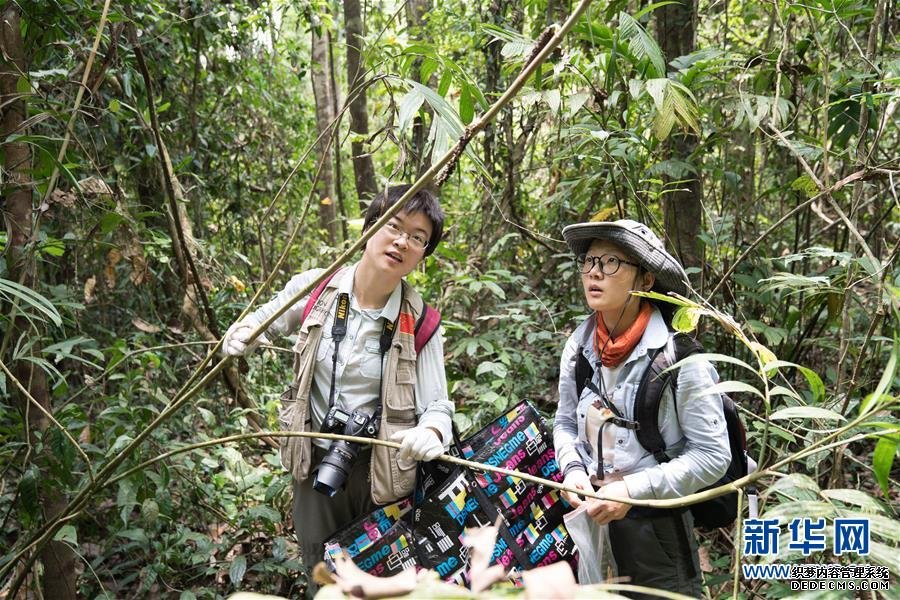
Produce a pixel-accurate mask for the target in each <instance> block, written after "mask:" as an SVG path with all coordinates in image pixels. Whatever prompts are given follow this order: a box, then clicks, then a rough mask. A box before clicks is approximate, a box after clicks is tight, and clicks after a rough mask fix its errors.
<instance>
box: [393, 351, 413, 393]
mask: <svg viewBox="0 0 900 600" xmlns="http://www.w3.org/2000/svg"><path fill="white" fill-rule="evenodd" d="M397 385H416V351H415V350H413V349H412V348H410V347H407V346H405V345H404V346H403V347H402V348H401V350H400V356H399V358H398V359H397Z"/></svg>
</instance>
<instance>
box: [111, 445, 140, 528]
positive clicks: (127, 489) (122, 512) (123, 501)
mask: <svg viewBox="0 0 900 600" xmlns="http://www.w3.org/2000/svg"><path fill="white" fill-rule="evenodd" d="M120 437H126V436H120ZM136 504H137V490H135V489H134V484H133V483H131V481H129V480H128V479H123V480H122V481H120V482H119V491H118V493H117V494H116V505H117V506H118V507H119V516H121V517H122V523H123V524H127V523H128V517H129V515H130V514H131V509H132V508H133V507H134V506H135V505H136Z"/></svg>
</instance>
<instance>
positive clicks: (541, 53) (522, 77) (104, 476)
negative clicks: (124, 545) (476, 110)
mask: <svg viewBox="0 0 900 600" xmlns="http://www.w3.org/2000/svg"><path fill="white" fill-rule="evenodd" d="M590 4H591V0H581V1H580V2H579V3H578V5H577V6H576V7H575V9H574V10H573V11H572V13H571V14H570V15H569V17H568V18H567V19H566V21H565V22H564V23H563V24H562V25H561V26H560V27H559V29H558V30H557V31H556V33H554V35H553V36H552V37H550V39H549V40H547V43H546V44H545V45H543V47H540V49H537V48H536V53H535V54H534V55H533V57H532V58H531V60H529V61H528V64H526V65H525V67H524V68H523V69H522V71H521V73H519V75H518V77H516V79H515V80H514V81H513V82H512V83H511V84H510V86H509V88H507V90H506V92H504V93H503V95H502V96H501V97H500V98H498V99H497V100H496V101H495V102H494V104H492V105H491V106H490V107H488V110H487V111H486V112H485V113H484V114H483V115H481V116H480V117H479V118H478V119H476V120H475V121H474V122H473V124H472V125H471V126H470V127H469V128H468V129H467V130H466V133H465V134H464V135H463V137H462V138H460V140H459V141H458V142H457V143H456V144H455V145H454V146H453V147H452V148H450V149H449V150H448V151H447V152H446V153H445V154H444V155H443V156H442V157H440V158H439V159H438V160H437V161H436V162H434V164H432V165H431V167H430V168H429V169H428V170H427V171H426V172H425V173H423V174H422V175H421V176H420V177H419V178H418V179H417V180H416V181H415V182H414V183H413V184H412V186H411V187H410V189H409V190H408V191H407V192H406V193H405V194H404V195H403V196H402V197H401V198H400V199H399V200H398V201H397V202H396V203H395V204H394V205H393V206H392V207H391V208H390V209H388V210H387V211H386V212H385V214H384V215H382V217H381V218H380V219H378V220H377V221H376V222H375V223H373V224H372V226H371V227H369V229H368V230H367V231H366V232H364V233H363V234H362V235H361V236H360V238H359V239H358V240H357V241H356V242H355V243H354V244H353V245H351V246H350V248H348V249H347V250H346V251H344V252H343V253H342V254H341V255H340V256H339V257H338V258H337V259H335V261H334V262H333V263H332V264H331V265H329V266H328V267H327V268H326V269H325V270H324V271H323V272H322V273H321V274H320V275H319V277H318V278H317V279H316V281H313V282H312V283H310V284H309V285H308V286H307V287H306V289H303V290H301V291H300V292H299V293H298V294H297V295H295V296H294V297H293V298H291V299H290V301H289V302H288V303H287V304H286V305H285V306H284V307H282V309H281V310H279V311H277V312H276V313H275V314H273V315H272V316H271V317H270V318H269V319H267V320H266V321H265V322H263V323H262V324H260V326H259V327H258V328H257V329H256V330H255V331H254V332H253V334H252V335H251V337H250V341H252V340H255V339H256V338H257V337H259V335H261V334H262V333H263V332H264V331H265V330H266V329H267V328H268V327H269V325H271V324H272V323H273V322H274V321H275V319H277V318H278V317H280V316H281V315H282V314H283V313H284V312H285V311H287V309H288V308H289V307H290V306H291V305H292V304H294V303H296V302H298V301H299V300H300V299H302V298H303V297H305V296H307V295H308V294H309V293H310V292H311V291H312V290H313V289H315V287H316V286H317V285H318V284H319V283H321V282H322V281H324V280H325V278H326V277H328V276H329V275H331V274H332V273H334V272H335V271H337V269H338V268H339V267H340V266H341V265H343V264H344V263H346V262H347V261H348V260H349V259H350V257H352V256H353V255H354V254H355V253H356V252H357V251H359V250H360V249H362V248H363V246H364V245H365V244H366V242H367V241H368V240H369V238H371V237H372V236H373V235H374V234H375V233H376V232H377V231H378V230H379V229H381V228H382V227H383V226H384V225H385V224H386V223H387V222H388V220H390V219H391V218H392V217H393V216H394V215H395V214H396V213H398V212H399V211H400V210H402V209H403V206H404V205H405V204H406V202H407V201H409V199H410V198H412V197H413V196H414V195H415V194H417V193H418V192H419V191H420V190H421V189H423V188H424V187H425V186H426V185H428V184H429V183H430V182H431V181H432V179H434V177H435V176H436V175H437V174H438V173H439V172H440V171H441V170H442V169H443V168H444V167H445V166H447V165H449V164H451V162H452V161H453V160H454V157H455V159H456V160H458V159H459V155H460V154H461V152H462V150H463V149H464V148H465V146H466V144H468V142H469V141H470V140H471V138H472V137H473V136H474V135H476V134H477V133H479V132H480V131H482V130H483V129H484V128H485V127H486V126H487V124H488V123H490V122H491V121H492V120H493V119H494V117H496V116H497V114H498V113H499V112H500V111H501V110H502V109H503V108H504V107H505V106H506V105H507V104H509V102H510V101H511V100H512V99H513V98H514V97H515V96H516V94H517V93H518V92H519V91H520V90H521V89H522V87H523V86H524V85H525V82H526V81H528V79H529V78H530V77H531V76H532V75H533V74H534V72H535V71H536V70H537V68H538V67H539V66H540V65H541V64H542V63H543V62H544V61H545V60H546V59H547V57H548V56H549V55H550V53H552V52H553V51H554V50H555V49H556V47H557V46H558V45H559V44H560V42H561V41H562V39H563V38H564V37H565V36H566V34H567V33H568V32H569V31H570V30H571V29H572V27H573V26H574V25H575V23H576V21H577V20H578V19H579V18H580V17H581V15H582V14H583V13H584V12H585V11H586V10H587V8H588V6H589V5H590ZM274 272H275V271H273V274H274ZM219 346H221V340H220V343H219V344H217V346H216V347H215V348H214V349H213V350H212V351H211V352H210V355H209V356H208V357H207V360H206V361H204V365H205V364H208V362H209V360H211V358H210V357H211V356H213V353H214V352H215V351H216V350H217V349H218V347H219ZM230 360H231V357H225V358H223V359H222V360H220V361H219V362H218V363H217V364H216V365H215V366H214V367H213V368H212V369H210V370H209V372H207V373H206V375H205V376H203V377H202V378H200V380H199V381H197V383H196V384H194V385H193V386H192V387H190V388H189V389H185V388H182V389H183V390H184V392H183V395H181V392H179V396H180V397H177V399H173V401H172V402H171V403H170V404H169V406H168V407H167V408H166V409H165V410H164V411H162V412H161V413H160V414H159V415H158V416H157V418H156V419H154V420H153V422H152V423H150V424H149V425H148V426H147V427H146V428H145V429H144V431H142V432H141V433H139V434H138V435H137V436H135V438H134V440H132V441H131V443H129V444H128V445H127V446H126V447H125V448H123V449H122V451H121V452H120V453H119V454H118V455H117V456H116V457H115V458H113V459H112V460H110V462H109V463H107V464H106V465H104V467H103V468H102V469H101V470H100V471H99V472H98V473H97V475H96V479H95V480H94V481H93V482H91V483H89V484H88V485H86V486H85V487H84V488H82V489H81V490H80V491H79V492H78V494H77V495H76V496H75V498H73V499H72V500H71V501H70V502H69V505H68V506H67V507H66V509H65V510H64V511H63V512H62V513H61V514H60V515H59V516H58V517H57V518H56V519H54V520H52V521H50V522H47V523H45V524H43V525H42V526H41V527H40V528H38V529H37V530H36V531H35V532H34V533H33V534H32V535H31V536H30V538H29V539H28V541H26V542H25V543H24V548H22V549H20V550H19V551H18V552H17V553H16V555H15V557H14V558H13V559H12V560H10V561H9V562H8V563H6V564H5V565H3V567H2V568H0V581H3V580H4V579H5V578H6V577H8V576H9V574H10V572H11V571H12V570H13V569H15V567H16V565H17V564H18V563H19V561H20V560H21V559H22V558H23V555H24V553H26V552H27V551H28V549H29V548H35V549H36V550H39V549H40V548H41V547H43V546H44V544H46V543H47V542H48V541H50V540H51V539H52V537H53V535H54V534H55V533H56V531H57V530H58V529H59V528H60V527H61V523H62V522H63V520H64V519H66V518H68V517H69V516H70V515H71V514H72V513H74V512H75V511H78V510H80V509H81V508H83V507H84V505H85V504H86V503H87V501H88V499H89V498H90V497H91V496H92V495H93V494H94V493H95V492H96V491H97V490H99V489H100V488H101V487H102V486H103V485H105V483H106V482H107V481H108V480H109V478H110V477H112V474H113V472H114V470H115V469H116V468H118V466H119V465H120V464H121V463H122V462H123V461H124V460H125V459H126V458H127V457H128V456H130V455H131V453H132V452H134V450H135V449H136V448H137V447H138V446H139V445H140V444H141V443H143V441H144V440H145V439H146V438H147V437H148V436H149V435H150V434H151V433H152V432H153V431H154V430H155V429H156V428H157V427H158V426H159V425H160V424H162V422H163V421H165V420H166V419H167V418H168V417H169V416H171V414H172V413H174V412H175V411H176V410H177V409H178V408H179V407H181V406H182V405H183V404H184V403H185V402H187V401H188V400H190V399H191V398H192V397H194V396H195V395H196V394H197V393H198V392H199V391H200V390H201V389H203V388H204V387H205V386H206V385H207V384H208V383H209V382H210V381H211V380H212V379H213V378H214V377H215V376H216V375H217V374H218V373H219V372H220V371H221V370H222V369H223V368H224V367H225V366H226V365H227V364H228V363H229V362H230ZM202 366H203V365H201V367H200V368H202ZM200 368H198V370H197V372H196V373H195V375H194V376H193V377H192V378H191V381H194V380H195V378H196V376H197V375H199V373H200ZM36 558H37V552H33V553H32V554H31V555H30V556H29V557H28V558H27V559H26V563H25V564H24V565H23V567H22V568H21V569H20V570H19V573H18V575H17V576H16V578H15V580H14V581H13V582H12V584H11V586H10V588H9V590H10V594H9V595H10V596H11V597H14V596H15V595H16V594H17V593H18V590H19V588H20V587H21V585H22V583H23V582H24V580H25V578H26V577H27V575H28V573H29V572H30V570H31V566H32V565H33V564H34V561H35V560H36Z"/></svg>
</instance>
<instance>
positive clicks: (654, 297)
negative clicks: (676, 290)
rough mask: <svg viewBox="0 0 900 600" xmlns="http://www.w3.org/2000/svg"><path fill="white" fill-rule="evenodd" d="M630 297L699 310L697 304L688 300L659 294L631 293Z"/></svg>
mask: <svg viewBox="0 0 900 600" xmlns="http://www.w3.org/2000/svg"><path fill="white" fill-rule="evenodd" d="M631 295H632V296H638V297H640V298H649V299H650V300H659V301H660V302H668V303H669V304H674V305H676V306H693V307H696V308H700V305H699V304H695V303H693V302H691V301H690V300H682V299H681V298H676V297H675V296H668V295H666V294H660V293H659V292H631Z"/></svg>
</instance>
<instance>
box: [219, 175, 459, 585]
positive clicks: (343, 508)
mask: <svg viewBox="0 0 900 600" xmlns="http://www.w3.org/2000/svg"><path fill="white" fill-rule="evenodd" d="M409 188H410V186H409V185H400V186H393V187H389V188H388V189H387V190H385V191H384V192H382V193H381V194H379V195H378V196H377V197H376V198H375V199H374V200H373V201H372V203H371V204H370V206H369V208H368V210H367V211H366V215H365V225H364V230H365V229H368V228H369V227H371V225H372V224H373V223H374V222H375V221H377V220H378V218H379V217H380V216H381V215H383V214H384V212H385V211H386V210H387V209H388V208H389V207H390V206H392V205H393V204H395V203H396V202H397V200H399V199H400V198H401V197H402V195H403V194H404V193H405V192H406V191H407V190H408V189H409ZM443 222H444V215H443V212H442V210H441V207H440V205H439V204H438V201H437V199H436V198H435V196H434V195H433V194H431V193H430V192H427V191H424V190H423V191H420V192H418V193H417V194H416V195H415V196H413V197H412V198H411V199H410V200H409V201H408V202H407V204H406V205H405V206H404V210H401V211H400V212H398V213H397V214H396V215H395V216H394V217H393V218H392V219H391V220H390V221H389V222H388V224H387V225H385V226H384V227H382V228H381V229H380V230H379V231H378V232H377V233H376V234H375V235H374V236H372V238H371V239H369V241H368V243H367V244H366V247H365V250H364V252H363V256H362V259H361V260H360V261H359V262H358V263H356V264H355V265H351V266H349V267H346V268H344V269H342V270H340V271H338V272H337V273H336V274H335V275H334V276H333V278H332V279H331V280H329V281H328V283H327V285H325V287H324V289H322V291H321V293H320V295H319V297H318V299H317V300H316V301H315V302H314V303H312V306H311V308H310V309H307V310H308V314H307V315H306V317H305V318H304V309H306V308H307V300H308V297H306V298H303V299H302V300H300V301H299V302H297V303H295V304H294V305H293V306H291V308H289V309H288V310H287V311H286V312H285V313H284V314H282V315H281V316H280V317H279V318H278V319H277V320H275V321H274V322H273V323H272V324H271V325H270V326H269V328H268V329H267V330H266V333H273V332H274V333H278V334H280V335H283V336H286V335H290V334H292V333H296V334H297V339H296V342H295V343H294V382H293V385H292V386H291V389H290V390H289V392H290V393H289V394H286V396H287V397H286V398H285V400H284V405H283V407H282V411H281V415H280V417H281V421H282V426H283V428H285V429H287V430H292V431H322V430H323V429H325V430H329V431H334V432H337V433H342V432H346V433H354V432H355V431H357V430H358V431H359V433H356V435H361V436H363V437H365V436H370V437H377V438H379V439H390V440H393V441H396V442H399V443H400V444H401V448H400V449H399V450H394V449H392V448H386V447H384V446H378V445H375V446H371V447H370V446H363V445H358V444H346V443H342V442H334V443H331V441H330V440H324V439H316V440H315V441H313V442H311V441H310V439H309V438H300V437H291V438H286V439H285V440H284V441H283V443H282V448H281V456H282V462H283V464H284V466H285V467H286V468H287V469H288V470H289V471H290V472H291V474H292V475H293V477H294V509H293V517H294V527H295V529H296V531H297V536H298V538H299V540H300V543H301V547H302V550H303V558H304V562H305V563H306V565H307V567H308V568H311V567H312V566H313V565H314V564H315V563H317V562H319V561H320V560H322V558H323V542H324V540H326V539H327V538H328V536H329V535H330V534H332V533H334V532H335V531H337V530H339V529H340V528H342V527H344V526H346V525H347V524H349V523H350V522H352V521H353V520H355V519H357V518H359V517H361V516H362V515H364V514H366V513H368V512H371V511H372V510H373V509H374V508H375V507H376V506H377V505H379V504H386V503H389V502H393V501H395V500H397V499H399V498H402V497H404V496H406V495H408V494H409V493H410V492H411V491H412V489H413V485H414V483H415V465H416V461H420V460H432V459H434V458H436V457H437V456H439V455H440V454H442V453H443V451H444V448H445V447H446V445H447V444H448V443H449V441H450V439H451V435H452V434H451V422H452V417H453V403H452V402H451V401H450V400H449V398H448V395H447V382H446V376H445V374H444V363H443V355H444V352H443V341H442V337H441V335H434V336H432V337H431V338H430V339H429V340H428V341H427V342H426V343H425V344H424V346H422V347H421V349H420V351H419V352H416V350H415V331H414V327H415V324H416V323H418V322H419V318H420V317H421V316H422V312H423V310H424V306H425V305H424V303H423V301H422V298H421V297H420V296H419V294H418V293H417V292H416V291H415V290H414V289H413V288H412V287H411V286H409V285H408V284H407V283H406V282H405V281H403V278H404V277H405V276H406V275H407V274H409V273H410V272H411V271H412V270H413V269H414V268H415V267H416V265H418V264H419V262H420V261H421V260H423V259H424V258H425V257H426V256H428V255H430V254H431V253H432V252H434V250H435V248H436V247H437V245H438V243H439V242H440V240H441V236H442V233H443ZM321 272H322V269H312V270H310V271H306V272H303V273H300V274H298V275H296V276H294V277H293V278H292V279H291V280H290V282H288V284H287V286H286V287H285V288H284V289H283V290H282V291H281V292H279V293H278V294H277V295H276V296H275V298H274V299H273V300H271V301H270V302H268V303H267V304H265V305H263V306H262V307H260V308H259V309H258V310H256V311H255V312H253V313H252V314H250V315H248V316H247V317H245V318H244V319H242V320H241V321H239V322H237V323H235V324H233V325H232V326H231V327H230V328H229V330H228V332H227V333H226V334H225V339H224V342H223V351H224V352H225V353H227V354H229V355H242V354H244V353H246V352H247V351H249V350H252V349H253V347H255V346H256V345H257V344H258V343H260V342H263V343H266V342H267V341H268V340H266V339H265V336H264V335H261V336H259V337H258V338H257V339H256V340H255V341H254V343H248V342H249V338H250V334H251V333H252V332H253V331H254V330H255V329H256V328H257V326H258V325H259V324H260V323H262V322H263V321H265V320H266V319H267V318H268V317H269V316H270V315H271V314H273V313H274V312H275V311H277V310H278V309H280V308H281V307H282V306H284V305H285V304H286V303H287V302H288V301H289V300H290V298H292V297H293V296H294V295H296V293H297V292H298V291H299V290H301V289H304V288H305V287H306V286H308V285H309V284H310V283H311V282H313V281H314V280H315V279H316V278H317V277H318V275H319V274H321ZM339 307H342V308H341V309H340V310H338V308H339ZM435 314H436V313H435ZM336 315H340V317H336ZM329 416H331V417H332V418H329ZM323 461H324V462H323ZM314 591H315V590H314V589H313V587H312V584H311V583H310V589H308V590H307V593H308V594H310V593H312V592H314Z"/></svg>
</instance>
